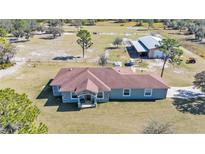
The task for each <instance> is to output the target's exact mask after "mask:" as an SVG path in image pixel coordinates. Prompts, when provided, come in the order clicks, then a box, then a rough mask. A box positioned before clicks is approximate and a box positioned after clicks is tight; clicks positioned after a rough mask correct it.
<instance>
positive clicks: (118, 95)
mask: <svg viewBox="0 0 205 154" xmlns="http://www.w3.org/2000/svg"><path fill="white" fill-rule="evenodd" d="M166 95H167V89H152V96H144V89H131V95H130V96H123V89H112V91H111V93H110V100H115V99H116V100H137V99H139V100H151V99H163V98H166Z"/></svg>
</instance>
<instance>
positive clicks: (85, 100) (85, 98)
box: [78, 91, 97, 108]
mask: <svg viewBox="0 0 205 154" xmlns="http://www.w3.org/2000/svg"><path fill="white" fill-rule="evenodd" d="M96 105H97V94H96V93H93V92H89V91H86V92H82V93H80V94H78V108H89V107H96Z"/></svg>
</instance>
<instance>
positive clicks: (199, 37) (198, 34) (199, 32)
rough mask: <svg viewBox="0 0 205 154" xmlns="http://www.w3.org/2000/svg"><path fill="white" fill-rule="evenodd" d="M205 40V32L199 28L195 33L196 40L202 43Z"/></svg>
mask: <svg viewBox="0 0 205 154" xmlns="http://www.w3.org/2000/svg"><path fill="white" fill-rule="evenodd" d="M203 38H204V30H203V28H199V29H198V30H196V32H195V39H197V40H199V41H202V39H203Z"/></svg>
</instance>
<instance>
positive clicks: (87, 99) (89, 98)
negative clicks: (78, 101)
mask: <svg viewBox="0 0 205 154" xmlns="http://www.w3.org/2000/svg"><path fill="white" fill-rule="evenodd" d="M85 102H86V103H91V95H85Z"/></svg>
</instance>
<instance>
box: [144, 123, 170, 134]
mask: <svg viewBox="0 0 205 154" xmlns="http://www.w3.org/2000/svg"><path fill="white" fill-rule="evenodd" d="M170 127H171V124H170V123H160V122H157V121H151V122H150V123H149V124H148V126H146V127H145V128H144V130H143V133H144V134H172V133H173V132H172V130H171V128H170Z"/></svg>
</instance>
